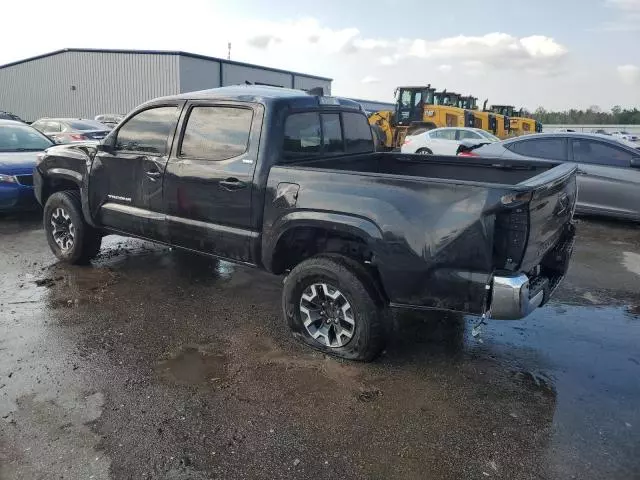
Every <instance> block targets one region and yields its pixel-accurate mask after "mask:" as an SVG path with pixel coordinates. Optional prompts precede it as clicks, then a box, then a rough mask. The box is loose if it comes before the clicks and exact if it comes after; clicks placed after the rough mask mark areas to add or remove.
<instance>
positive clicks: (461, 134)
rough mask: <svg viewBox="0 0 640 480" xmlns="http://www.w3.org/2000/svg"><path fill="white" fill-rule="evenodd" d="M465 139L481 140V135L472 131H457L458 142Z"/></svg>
mask: <svg viewBox="0 0 640 480" xmlns="http://www.w3.org/2000/svg"><path fill="white" fill-rule="evenodd" d="M465 139H472V140H481V139H482V135H480V134H479V133H476V132H474V131H472V130H458V140H465Z"/></svg>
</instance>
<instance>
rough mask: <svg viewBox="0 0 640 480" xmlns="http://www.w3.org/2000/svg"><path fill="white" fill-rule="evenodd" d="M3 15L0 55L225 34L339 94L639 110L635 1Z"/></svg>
mask: <svg viewBox="0 0 640 480" xmlns="http://www.w3.org/2000/svg"><path fill="white" fill-rule="evenodd" d="M34 12H37V13H34ZM3 20H4V21H3V25H2V31H3V39H4V41H3V42H2V47H0V65H2V64H5V63H9V62H12V61H16V60H21V59H23V58H27V57H30V56H34V55H39V54H42V53H46V52H50V51H53V50H58V49H61V48H107V49H109V48H114V49H115V48H117V49H151V50H182V51H187V52H192V53H199V54H203V55H210V56H217V57H225V58H226V56H227V45H228V43H229V42H231V45H232V46H231V58H232V60H237V61H242V62H248V63H255V64H259V65H266V66H270V67H276V68H282V69H287V70H294V71H297V72H302V73H310V74H315V75H320V76H326V77H330V78H333V79H334V81H333V87H332V94H334V95H340V96H348V97H355V98H361V99H368V100H378V101H389V102H391V101H393V92H394V90H395V88H396V87H397V86H400V85H425V84H431V85H432V86H433V87H435V88H437V89H438V90H442V89H445V88H446V89H447V90H449V91H455V92H459V93H462V94H465V95H468V94H471V95H474V96H476V97H478V99H479V102H480V103H482V102H483V101H484V100H485V99H488V100H489V104H513V105H516V106H517V107H525V108H529V109H531V110H533V109H535V108H537V107H539V106H543V107H544V108H546V109H553V110H564V109H569V108H587V107H589V106H593V105H598V106H599V107H600V108H602V109H603V110H608V109H610V108H611V107H612V106H613V105H621V106H623V107H633V106H635V107H640V0H503V1H495V0H484V1H480V0H455V1H438V2H436V1H434V0H424V1H422V2H402V1H394V0H368V1H355V0H323V1H318V0H313V1H312V0H295V1H284V0H269V1H264V0H262V1H261V0H234V1H218V0H181V1H179V2H165V1H153V2H152V1H146V0H109V1H108V2H106V3H103V4H100V7H99V8H94V4H91V5H89V4H87V5H84V6H83V7H82V8H78V7H77V5H76V6H73V5H66V4H61V3H59V2H51V1H43V0H29V1H14V0H5V2H4V3H3ZM8 39H13V40H12V41H10V42H9V41H8ZM43 81H46V79H43ZM0 88H1V86H0Z"/></svg>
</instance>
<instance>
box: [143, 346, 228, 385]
mask: <svg viewBox="0 0 640 480" xmlns="http://www.w3.org/2000/svg"><path fill="white" fill-rule="evenodd" d="M226 364H227V358H226V356H225V355H222V354H214V353H209V352H207V351H205V350H202V349H200V348H198V347H186V348H184V349H183V350H182V351H181V352H180V353H178V354H177V355H176V356H175V357H172V358H169V359H167V360H163V361H161V362H160V363H159V364H158V366H157V367H156V372H157V373H158V374H159V375H160V376H161V377H163V378H164V379H166V380H168V381H171V382H174V383H177V384H179V385H199V384H205V383H210V384H215V383H220V382H223V381H224V380H226V379H227V378H228V373H227V365H226Z"/></svg>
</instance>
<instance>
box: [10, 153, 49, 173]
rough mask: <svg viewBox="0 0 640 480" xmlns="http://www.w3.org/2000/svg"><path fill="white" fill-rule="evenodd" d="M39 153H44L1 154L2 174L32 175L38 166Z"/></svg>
mask: <svg viewBox="0 0 640 480" xmlns="http://www.w3.org/2000/svg"><path fill="white" fill-rule="evenodd" d="M39 153H42V152H0V173H2V174H5V175H22V174H25V173H31V172H32V171H33V167H35V166H36V161H37V155H38V154H39Z"/></svg>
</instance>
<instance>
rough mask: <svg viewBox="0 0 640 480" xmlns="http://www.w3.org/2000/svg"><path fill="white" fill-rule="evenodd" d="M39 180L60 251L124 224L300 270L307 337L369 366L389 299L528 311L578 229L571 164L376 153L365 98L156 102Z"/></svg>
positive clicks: (67, 252)
mask: <svg viewBox="0 0 640 480" xmlns="http://www.w3.org/2000/svg"><path fill="white" fill-rule="evenodd" d="M34 185H35V192H36V197H37V198H38V200H39V202H40V203H41V204H42V205H43V206H44V227H45V230H46V235H47V239H48V242H49V245H50V246H51V249H52V250H53V252H54V253H55V255H56V256H57V257H58V258H59V259H60V260H63V261H67V262H70V263H82V262H87V261H88V260H90V259H91V258H92V257H94V256H95V255H96V254H97V253H98V251H99V249H100V243H101V238H102V236H103V235H106V234H109V233H115V234H121V235H129V236H135V237H140V238H144V239H148V240H152V241H155V242H160V243H163V244H167V245H172V246H175V247H179V248H184V249H188V250H191V251H194V252H199V253H202V254H205V255H212V256H215V257H219V258H222V259H224V260H228V261H232V262H237V263H241V264H244V265H249V266H253V267H258V268H262V269H265V270H267V271H269V272H271V273H274V274H277V275H282V274H284V275H286V279H285V281H284V291H283V299H282V304H283V311H284V316H285V317H286V319H287V321H288V322H289V325H290V327H291V329H292V331H293V332H294V335H296V336H298V337H300V338H302V339H303V340H304V341H306V342H307V343H308V344H310V345H312V346H314V347H315V348H318V349H320V350H323V351H325V352H327V353H331V354H333V355H337V356H342V357H345V358H351V359H359V360H369V359H371V358H373V357H374V356H375V355H376V354H377V353H378V352H379V351H380V350H381V348H382V347H383V344H384V341H385V336H386V335H387V333H386V332H387V328H386V327H387V326H388V320H387V318H388V315H387V312H388V311H389V308H390V307H394V308H413V309H443V310H455V311H460V312H468V313H473V314H478V315H481V314H490V315H491V317H492V318H497V319H516V318H522V317H524V316H526V315H528V314H529V313H530V312H531V311H532V310H533V309H535V308H536V307H538V306H540V305H542V304H544V302H546V301H547V299H548V298H549V296H550V294H551V292H552V291H553V289H554V288H555V287H556V286H557V284H558V282H559V281H560V279H561V278H562V277H563V275H564V273H565V271H566V268H567V265H568V262H569V258H570V256H571V251H572V245H573V236H574V228H573V224H572V217H573V211H574V206H575V200H576V181H575V169H574V167H572V166H569V165H563V164H560V163H558V164H549V163H548V162H544V163H542V162H536V161H535V160H532V161H531V162H523V161H518V162H510V161H508V160H507V161H502V160H500V161H498V160H494V159H484V158H477V157H476V158H469V157H467V158H456V157H438V156H430V157H424V156H416V155H402V154H395V153H382V152H376V151H375V148H374V142H373V138H372V133H371V130H370V127H369V125H368V123H367V118H366V116H365V115H364V112H363V111H362V108H361V106H360V105H359V104H358V103H356V102H353V101H350V100H346V99H340V98H335V97H326V96H316V95H311V94H308V93H305V92H302V91H297V90H287V89H282V88H275V87H274V88H271V87H256V86H238V87H225V88H220V89H214V90H207V91H201V92H192V93H187V94H182V95H177V96H172V97H165V98H160V99H156V100H153V101H151V102H148V103H146V104H144V105H142V106H140V107H139V108H137V109H136V110H134V111H133V112H132V113H130V114H129V115H128V116H127V118H125V120H123V121H122V122H121V123H120V124H119V125H118V126H117V127H116V128H115V129H114V130H113V131H112V132H111V133H110V134H109V135H108V136H107V137H106V138H105V139H104V140H103V141H101V142H100V143H99V144H95V145H90V144H75V145H66V146H56V147H52V148H50V149H48V150H47V152H46V154H45V155H44V156H43V157H42V158H41V159H40V161H39V163H38V165H37V167H36V169H35V170H34Z"/></svg>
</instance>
